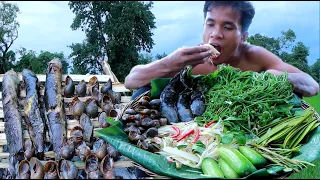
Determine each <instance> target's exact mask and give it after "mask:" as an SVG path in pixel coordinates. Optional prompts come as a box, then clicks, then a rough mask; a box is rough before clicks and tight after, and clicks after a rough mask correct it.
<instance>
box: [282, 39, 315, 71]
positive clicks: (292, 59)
mask: <svg viewBox="0 0 320 180" xmlns="http://www.w3.org/2000/svg"><path fill="white" fill-rule="evenodd" d="M291 52H292V53H291V54H290V56H289V58H288V59H287V63H289V64H291V65H293V66H295V67H297V68H298V69H300V70H301V71H304V72H306V73H308V74H310V75H311V69H310V67H309V66H308V59H307V57H308V56H309V48H307V47H306V46H305V45H304V44H303V43H302V42H298V43H297V45H295V46H294V47H293V48H292V51H291Z"/></svg>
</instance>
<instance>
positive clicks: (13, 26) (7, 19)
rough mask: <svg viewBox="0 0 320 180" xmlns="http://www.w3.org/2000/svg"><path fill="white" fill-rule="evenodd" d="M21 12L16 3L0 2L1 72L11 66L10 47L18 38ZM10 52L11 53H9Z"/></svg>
mask: <svg viewBox="0 0 320 180" xmlns="http://www.w3.org/2000/svg"><path fill="white" fill-rule="evenodd" d="M18 13H20V10H19V7H18V6H17V5H16V4H11V3H7V2H5V1H1V3H0V73H1V74H4V73H5V72H6V71H7V70H9V68H10V67H11V64H10V63H11V61H10V59H8V58H10V57H12V52H11V53H9V49H10V47H11V45H12V44H13V42H14V41H15V40H16V39H17V38H18V28H19V23H18V21H17V20H16V18H17V14H18ZM8 53H9V55H8Z"/></svg>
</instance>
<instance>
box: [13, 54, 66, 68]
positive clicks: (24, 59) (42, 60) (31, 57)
mask: <svg viewBox="0 0 320 180" xmlns="http://www.w3.org/2000/svg"><path fill="white" fill-rule="evenodd" d="M18 53H19V55H20V58H19V61H16V62H15V63H14V66H13V67H12V68H13V69H14V70H15V71H17V72H21V71H22V70H23V68H27V69H29V70H31V71H32V72H34V73H36V74H46V72H47V67H48V63H49V61H51V60H52V59H53V58H59V59H60V60H61V63H62V73H63V74H68V68H69V63H68V61H67V59H66V57H65V56H64V54H63V53H62V52H60V53H56V52H55V53H51V52H48V51H41V52H40V54H39V55H37V54H36V52H35V51H32V50H29V51H28V50H27V49H26V48H20V50H19V51H18Z"/></svg>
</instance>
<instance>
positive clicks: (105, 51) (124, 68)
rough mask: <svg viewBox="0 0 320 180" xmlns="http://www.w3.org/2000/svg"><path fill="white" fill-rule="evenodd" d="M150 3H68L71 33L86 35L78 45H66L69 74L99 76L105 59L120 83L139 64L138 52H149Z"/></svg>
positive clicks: (152, 25) (152, 16) (152, 23)
mask: <svg viewBox="0 0 320 180" xmlns="http://www.w3.org/2000/svg"><path fill="white" fill-rule="evenodd" d="M152 4H153V3H152V2H141V1H104V2H102V1H70V2H69V7H70V9H71V10H72V12H73V13H75V18H74V20H73V23H72V25H71V28H72V29H73V30H76V29H81V30H82V31H84V32H85V34H86V39H85V40H84V41H83V42H82V43H75V44H72V45H71V46H70V48H71V49H72V53H71V55H70V57H72V58H73V67H74V68H73V72H81V73H92V74H99V72H102V61H103V60H106V59H107V60H108V63H109V64H110V66H111V69H112V71H113V72H114V73H115V75H116V76H117V77H118V79H119V80H120V81H123V80H124V78H125V76H126V75H127V74H128V73H129V72H130V70H131V68H132V67H133V66H135V65H137V64H139V60H138V59H139V52H140V51H147V52H150V50H151V48H152V46H153V44H154V43H153V39H152V35H153V33H152V32H151V30H152V29H153V28H155V22H154V19H155V17H154V15H153V14H152V12H151V11H150V9H151V8H152Z"/></svg>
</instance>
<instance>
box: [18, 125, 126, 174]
mask: <svg viewBox="0 0 320 180" xmlns="http://www.w3.org/2000/svg"><path fill="white" fill-rule="evenodd" d="M85 134H86V133H85V131H84V130H83V129H82V128H81V127H79V126H76V127H74V128H73V129H72V132H71V137H70V138H69V139H68V141H67V142H66V143H65V145H64V146H63V147H62V148H61V151H60V155H61V159H60V160H59V161H53V160H49V161H47V162H46V163H45V164H44V165H43V164H42V163H41V162H40V160H39V159H38V158H36V157H33V153H34V152H33V146H32V142H31V141H30V139H27V140H26V141H25V147H24V148H25V157H26V159H24V160H22V161H21V162H20V163H19V165H18V173H17V178H19V179H52V178H55V179H56V178H58V179H100V178H104V179H114V178H115V172H114V162H115V161H117V160H118V159H119V156H120V154H119V152H118V151H117V150H116V149H115V148H113V147H112V146H111V145H110V144H108V143H106V142H105V141H104V140H103V139H99V138H94V137H91V138H92V139H93V140H94V141H93V143H90V142H88V141H85ZM87 134H88V133H87ZM87 137H88V136H87ZM76 161H83V162H84V163H85V166H84V170H81V169H78V167H77V166H76V165H75V164H74V162H76Z"/></svg>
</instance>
